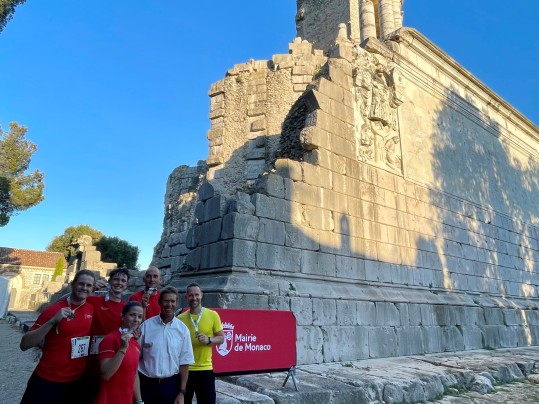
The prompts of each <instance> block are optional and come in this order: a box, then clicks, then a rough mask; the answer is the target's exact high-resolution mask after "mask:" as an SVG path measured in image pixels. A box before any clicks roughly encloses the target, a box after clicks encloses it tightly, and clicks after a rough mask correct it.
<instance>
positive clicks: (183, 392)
mask: <svg viewBox="0 0 539 404" xmlns="http://www.w3.org/2000/svg"><path fill="white" fill-rule="evenodd" d="M180 393H181V394H183V396H184V397H185V395H186V394H187V391H185V389H180Z"/></svg>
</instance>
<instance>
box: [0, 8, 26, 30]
mask: <svg viewBox="0 0 539 404" xmlns="http://www.w3.org/2000/svg"><path fill="white" fill-rule="evenodd" d="M25 1H26V0H0V32H2V31H3V29H4V27H5V26H6V24H7V23H8V21H9V20H11V18H12V17H13V13H14V12H15V7H17V6H18V5H19V4H22V3H24V2H25Z"/></svg>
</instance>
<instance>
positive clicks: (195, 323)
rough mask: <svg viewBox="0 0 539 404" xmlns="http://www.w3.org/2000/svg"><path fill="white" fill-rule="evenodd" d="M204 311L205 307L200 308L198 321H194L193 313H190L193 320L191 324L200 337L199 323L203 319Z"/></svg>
mask: <svg viewBox="0 0 539 404" xmlns="http://www.w3.org/2000/svg"><path fill="white" fill-rule="evenodd" d="M203 311H204V307H201V308H200V313H198V318H197V321H196V322H195V320H193V316H192V315H191V313H189V318H190V319H191V323H192V324H193V327H194V329H195V334H197V335H198V323H200V319H201V318H202V312H203Z"/></svg>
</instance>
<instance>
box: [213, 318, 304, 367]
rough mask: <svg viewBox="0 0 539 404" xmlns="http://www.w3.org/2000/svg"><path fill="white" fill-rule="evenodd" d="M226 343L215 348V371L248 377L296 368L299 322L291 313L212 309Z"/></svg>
mask: <svg viewBox="0 0 539 404" xmlns="http://www.w3.org/2000/svg"><path fill="white" fill-rule="evenodd" d="M213 310H215V311H217V312H218V313H219V316H220V317H221V323H222V325H223V333H224V335H225V341H224V342H223V343H222V344H221V345H215V346H214V347H213V355H212V356H213V371H214V372H215V373H216V374H219V373H248V372H264V371H276V370H288V369H289V368H291V367H292V366H295V365H296V318H295V317H294V314H292V312H291V311H278V310H242V309H213Z"/></svg>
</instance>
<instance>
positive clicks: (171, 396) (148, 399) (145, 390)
mask: <svg viewBox="0 0 539 404" xmlns="http://www.w3.org/2000/svg"><path fill="white" fill-rule="evenodd" d="M138 375H139V379H140V394H141V395H142V401H144V404H174V400H176V397H177V396H178V393H179V392H180V385H179V381H180V375H175V376H172V377H168V378H166V379H155V378H153V377H147V376H145V375H143V374H142V373H140V372H139V374H138Z"/></svg>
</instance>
